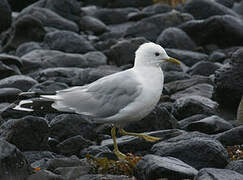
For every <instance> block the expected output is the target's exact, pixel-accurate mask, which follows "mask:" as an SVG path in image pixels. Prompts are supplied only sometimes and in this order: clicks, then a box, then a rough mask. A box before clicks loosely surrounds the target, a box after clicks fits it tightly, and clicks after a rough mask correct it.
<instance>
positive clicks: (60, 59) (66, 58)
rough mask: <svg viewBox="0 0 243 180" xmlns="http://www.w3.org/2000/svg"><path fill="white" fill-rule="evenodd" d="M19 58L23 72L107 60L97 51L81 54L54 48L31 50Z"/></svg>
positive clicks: (76, 66) (96, 64)
mask: <svg viewBox="0 0 243 180" xmlns="http://www.w3.org/2000/svg"><path fill="white" fill-rule="evenodd" d="M21 59H22V62H23V64H24V66H23V68H22V69H21V70H22V72H24V73H27V72H32V71H36V70H38V69H45V68H51V67H75V68H78V67H79V68H87V67H97V66H100V65H105V64H106V61H107V58H106V56H105V55H104V54H103V53H101V52H99V51H92V52H88V53H86V54H84V55H81V54H73V53H64V52H61V51H54V50H33V51H31V52H29V53H27V54H25V55H24V56H22V57H21Z"/></svg>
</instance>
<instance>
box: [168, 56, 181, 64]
mask: <svg viewBox="0 0 243 180" xmlns="http://www.w3.org/2000/svg"><path fill="white" fill-rule="evenodd" d="M165 61H169V62H172V63H175V64H178V65H181V62H180V61H179V60H177V59H175V58H172V57H169V59H165Z"/></svg>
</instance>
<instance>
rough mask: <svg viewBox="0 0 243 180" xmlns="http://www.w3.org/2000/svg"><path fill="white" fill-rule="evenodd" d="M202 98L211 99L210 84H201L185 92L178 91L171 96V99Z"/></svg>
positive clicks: (211, 88) (211, 89) (211, 87)
mask: <svg viewBox="0 0 243 180" xmlns="http://www.w3.org/2000/svg"><path fill="white" fill-rule="evenodd" d="M191 95H195V96H202V97H206V98H209V99H211V98H212V96H213V86H212V85H210V84H206V83H202V84H196V85H194V86H191V87H189V88H187V89H185V90H182V91H178V92H176V93H175V94H173V95H171V99H174V100H176V99H179V98H182V97H185V96H191Z"/></svg>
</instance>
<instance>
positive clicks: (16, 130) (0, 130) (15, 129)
mask: <svg viewBox="0 0 243 180" xmlns="http://www.w3.org/2000/svg"><path fill="white" fill-rule="evenodd" d="M48 136H49V128H48V124H47V122H46V121H45V119H43V118H39V117H34V116H26V117H24V118H21V119H11V120H8V121H7V122H5V123H3V124H2V125H1V126H0V137H1V138H3V139H5V140H6V141H8V142H10V143H12V144H14V145H16V146H17V147H18V148H19V149H20V150H22V151H28V150H43V149H46V148H47V140H48ZM30 137H31V138H30Z"/></svg>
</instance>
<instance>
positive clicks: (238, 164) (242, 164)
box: [225, 159, 243, 174]
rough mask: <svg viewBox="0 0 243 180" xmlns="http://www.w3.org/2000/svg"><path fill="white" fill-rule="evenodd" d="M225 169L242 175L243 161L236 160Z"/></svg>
mask: <svg viewBox="0 0 243 180" xmlns="http://www.w3.org/2000/svg"><path fill="white" fill-rule="evenodd" d="M225 169H230V170H232V171H236V172H238V173H240V174H243V160H242V159H239V160H235V161H230V162H229V164H228V165H227V166H226V167H225Z"/></svg>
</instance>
